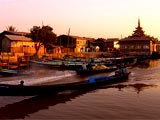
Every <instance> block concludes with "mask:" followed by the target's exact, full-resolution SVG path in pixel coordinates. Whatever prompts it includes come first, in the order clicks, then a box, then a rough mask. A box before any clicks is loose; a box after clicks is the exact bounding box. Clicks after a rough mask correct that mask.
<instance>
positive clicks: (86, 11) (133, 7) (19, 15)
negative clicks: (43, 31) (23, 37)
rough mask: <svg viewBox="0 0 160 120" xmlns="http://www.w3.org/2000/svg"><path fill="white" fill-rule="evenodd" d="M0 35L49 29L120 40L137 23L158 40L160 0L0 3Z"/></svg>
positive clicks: (20, 0) (2, 0)
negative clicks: (9, 29)
mask: <svg viewBox="0 0 160 120" xmlns="http://www.w3.org/2000/svg"><path fill="white" fill-rule="evenodd" d="M0 10H1V12H0V16H1V17H0V32H2V31H4V30H6V27H7V26H11V25H12V26H14V27H16V29H17V31H21V32H22V31H23V32H29V31H30V29H31V28H32V27H33V26H35V25H36V26H41V25H42V23H43V24H44V25H49V26H51V27H52V28H53V29H54V30H53V32H54V33H56V34H57V35H61V34H67V32H68V29H69V28H70V34H71V35H77V36H81V37H93V38H113V37H114V38H115V37H116V38H121V36H122V37H127V36H128V35H131V34H132V33H133V30H135V27H137V24H138V18H140V20H141V26H142V27H143V30H144V31H145V33H146V34H148V35H151V36H154V37H156V38H158V39H160V0H0Z"/></svg>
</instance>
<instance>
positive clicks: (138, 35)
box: [121, 19, 157, 41]
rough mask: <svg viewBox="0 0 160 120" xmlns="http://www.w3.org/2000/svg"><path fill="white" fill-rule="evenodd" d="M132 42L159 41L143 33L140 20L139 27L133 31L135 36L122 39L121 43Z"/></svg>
mask: <svg viewBox="0 0 160 120" xmlns="http://www.w3.org/2000/svg"><path fill="white" fill-rule="evenodd" d="M132 40H149V41H150V40H152V41H157V40H156V39H155V38H154V37H151V36H149V35H146V34H145V32H144V31H143V28H142V27H141V25H140V19H138V26H137V27H136V29H135V30H134V31H133V34H132V35H131V36H128V37H126V38H123V39H121V41H132Z"/></svg>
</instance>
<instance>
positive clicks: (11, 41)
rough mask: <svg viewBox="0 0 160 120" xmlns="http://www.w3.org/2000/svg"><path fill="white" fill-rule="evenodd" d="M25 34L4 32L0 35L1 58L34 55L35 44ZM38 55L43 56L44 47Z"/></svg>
mask: <svg viewBox="0 0 160 120" xmlns="http://www.w3.org/2000/svg"><path fill="white" fill-rule="evenodd" d="M27 34H28V33H25V32H10V31H4V32H2V33H1V34H0V53H1V56H0V57H1V58H3V59H5V56H6V57H8V55H9V56H10V57H11V56H12V57H15V59H17V57H24V56H32V55H33V54H34V53H35V42H33V40H32V39H31V38H29V37H26V36H27ZM38 54H39V55H40V54H41V55H43V54H44V47H41V48H40V50H39V52H38Z"/></svg>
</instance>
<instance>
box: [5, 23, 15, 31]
mask: <svg viewBox="0 0 160 120" xmlns="http://www.w3.org/2000/svg"><path fill="white" fill-rule="evenodd" d="M6 29H7V31H11V32H16V31H17V30H16V27H14V26H12V25H11V26H8V27H6Z"/></svg>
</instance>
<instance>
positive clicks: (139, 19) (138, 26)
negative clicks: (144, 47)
mask: <svg viewBox="0 0 160 120" xmlns="http://www.w3.org/2000/svg"><path fill="white" fill-rule="evenodd" d="M140 26H141V25H140V18H138V27H140Z"/></svg>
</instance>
